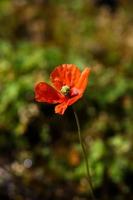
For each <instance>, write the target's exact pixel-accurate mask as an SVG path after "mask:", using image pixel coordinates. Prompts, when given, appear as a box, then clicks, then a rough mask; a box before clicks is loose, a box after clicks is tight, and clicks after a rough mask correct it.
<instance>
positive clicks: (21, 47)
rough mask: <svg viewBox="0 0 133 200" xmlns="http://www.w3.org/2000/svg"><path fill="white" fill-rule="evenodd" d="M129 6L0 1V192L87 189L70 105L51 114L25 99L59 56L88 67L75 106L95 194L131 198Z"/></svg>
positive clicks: (21, 199)
mask: <svg viewBox="0 0 133 200" xmlns="http://www.w3.org/2000/svg"><path fill="white" fill-rule="evenodd" d="M111 2H112V3H111ZM113 2H114V3H113ZM132 8H133V4H132V1H130V0H127V1H125V0H119V1H100V0H99V1H98V0H97V1H96V0H95V1H94V2H93V1H90V0H85V1H82V0H73V1H69V0H68V1H67V0H66V1H60V0H58V1H54V0H49V1H48V0H30V1H28V0H21V1H19V0H1V1H0V198H1V199H13V200H25V199H28V200H29V199H31V200H38V199H39V200H41V199H46V200H47V199H54V200H56V199H64V200H65V199H66V200H69V199H73V200H80V199H81V200H82V199H88V198H89V192H88V183H87V181H86V178H85V173H86V172H85V167H84V160H83V159H82V152H81V147H80V145H79V141H78V135H77V129H76V123H75V119H74V115H73V113H72V109H71V108H68V110H67V111H66V113H65V115H64V116H58V115H55V114H54V107H53V106H52V105H47V104H38V103H36V102H35V101H34V86H35V84H36V83H37V82H39V81H47V82H49V75H50V72H51V71H52V70H53V69H54V67H55V66H57V65H59V64H62V63H74V64H76V65H78V66H79V68H80V69H81V70H82V69H83V68H84V67H85V66H91V68H92V72H91V76H90V82H89V86H88V88H87V90H86V93H85V95H84V98H83V99H82V100H80V101H79V102H77V103H76V104H75V108H76V109H77V112H78V116H79V119H80V124H81V129H82V137H83V138H84V141H85V143H86V148H87V151H88V159H89V164H90V168H91V173H92V180H93V184H94V189H95V194H96V196H97V198H98V199H99V200H100V199H102V200H112V199H114V200H125V199H127V198H128V199H131V182H132V178H131V177H132V170H133V165H132V130H133V123H132V121H133V109H132V89H133V82H132V65H133V27H132V20H133V16H132Z"/></svg>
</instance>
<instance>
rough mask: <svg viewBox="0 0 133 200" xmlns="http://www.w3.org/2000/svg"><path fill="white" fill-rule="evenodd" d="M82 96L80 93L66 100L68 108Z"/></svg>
mask: <svg viewBox="0 0 133 200" xmlns="http://www.w3.org/2000/svg"><path fill="white" fill-rule="evenodd" d="M82 95H83V93H80V94H78V95H77V96H74V97H72V98H70V99H69V100H68V105H69V106H70V105H72V104H74V103H75V102H76V101H78V100H79V99H80V98H81V97H82Z"/></svg>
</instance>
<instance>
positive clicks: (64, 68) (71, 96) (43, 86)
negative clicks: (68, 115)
mask: <svg viewBox="0 0 133 200" xmlns="http://www.w3.org/2000/svg"><path fill="white" fill-rule="evenodd" d="M89 73H90V68H88V67H87V68H85V69H84V71H83V72H82V73H81V72H80V70H79V69H78V68H77V66H76V65H74V64H62V65H59V66H58V67H56V68H55V70H54V71H53V72H52V73H51V75H50V79H51V82H52V84H53V86H54V87H52V86H50V85H48V84H47V83H45V82H40V83H38V84H37V85H36V86H35V100H36V101H38V102H46V103H51V104H58V105H56V106H55V113H58V114H61V115H63V114H64V112H65V110H66V109H67V107H68V106H70V105H72V104H73V103H75V102H76V101H77V100H78V99H80V98H81V97H82V95H83V93H84V91H85V89H86V86H87V83H88V76H89Z"/></svg>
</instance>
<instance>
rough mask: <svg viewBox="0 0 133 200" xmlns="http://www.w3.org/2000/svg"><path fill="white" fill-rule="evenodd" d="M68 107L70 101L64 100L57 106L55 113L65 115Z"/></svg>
mask: <svg viewBox="0 0 133 200" xmlns="http://www.w3.org/2000/svg"><path fill="white" fill-rule="evenodd" d="M67 107H68V102H63V103H61V104H59V105H57V106H55V113H58V114H60V115H63V114H64V112H65V110H66V109H67Z"/></svg>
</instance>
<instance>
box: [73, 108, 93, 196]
mask: <svg viewBox="0 0 133 200" xmlns="http://www.w3.org/2000/svg"><path fill="white" fill-rule="evenodd" d="M73 112H74V116H75V120H76V124H77V128H78V136H79V141H80V144H81V147H82V151H83V155H84V159H85V165H86V172H87V179H88V182H89V186H90V192H91V196H92V199H93V200H96V199H95V196H94V192H93V185H92V181H91V175H90V170H89V164H88V158H87V153H86V148H85V145H84V143H83V141H82V137H81V130H80V124H79V119H78V115H77V113H76V111H75V110H74V109H73Z"/></svg>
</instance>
